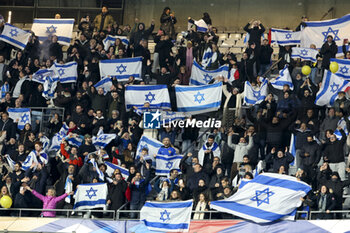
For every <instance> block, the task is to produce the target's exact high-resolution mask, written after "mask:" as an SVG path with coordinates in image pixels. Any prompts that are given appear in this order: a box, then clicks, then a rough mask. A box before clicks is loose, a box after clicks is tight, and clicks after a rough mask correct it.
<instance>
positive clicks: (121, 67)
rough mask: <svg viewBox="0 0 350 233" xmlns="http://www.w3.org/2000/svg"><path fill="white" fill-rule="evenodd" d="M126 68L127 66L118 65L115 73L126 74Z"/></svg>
mask: <svg viewBox="0 0 350 233" xmlns="http://www.w3.org/2000/svg"><path fill="white" fill-rule="evenodd" d="M126 67H127V66H123V64H120V65H119V66H117V69H116V72H119V74H122V73H124V72H126Z"/></svg>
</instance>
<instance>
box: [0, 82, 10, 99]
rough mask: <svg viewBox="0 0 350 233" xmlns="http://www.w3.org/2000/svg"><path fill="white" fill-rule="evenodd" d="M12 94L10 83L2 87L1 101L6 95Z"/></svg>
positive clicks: (0, 90) (0, 91)
mask: <svg viewBox="0 0 350 233" xmlns="http://www.w3.org/2000/svg"><path fill="white" fill-rule="evenodd" d="M8 92H10V85H9V84H8V83H5V84H4V85H2V86H1V89H0V93H1V99H2V98H5V95H6V93H8Z"/></svg>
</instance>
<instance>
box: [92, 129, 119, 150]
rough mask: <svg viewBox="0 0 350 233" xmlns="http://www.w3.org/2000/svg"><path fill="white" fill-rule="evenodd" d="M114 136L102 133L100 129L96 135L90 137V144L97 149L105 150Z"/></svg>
mask: <svg viewBox="0 0 350 233" xmlns="http://www.w3.org/2000/svg"><path fill="white" fill-rule="evenodd" d="M116 136H117V135H116V134H107V133H103V129H100V130H99V131H98V133H97V135H96V136H94V137H92V144H93V145H94V146H96V147H98V148H105V147H106V146H107V145H108V144H109V143H110V142H111V141H112V140H113V139H115V138H116Z"/></svg>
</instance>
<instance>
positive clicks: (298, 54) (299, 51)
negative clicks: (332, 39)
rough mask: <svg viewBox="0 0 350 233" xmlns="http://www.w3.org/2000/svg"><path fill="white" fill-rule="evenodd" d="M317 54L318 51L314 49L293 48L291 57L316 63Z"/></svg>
mask: <svg viewBox="0 0 350 233" xmlns="http://www.w3.org/2000/svg"><path fill="white" fill-rule="evenodd" d="M317 54H318V50H316V49H310V48H300V47H293V48H292V56H291V57H292V58H294V59H295V58H301V59H303V60H306V61H312V62H316V56H317Z"/></svg>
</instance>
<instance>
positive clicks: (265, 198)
mask: <svg viewBox="0 0 350 233" xmlns="http://www.w3.org/2000/svg"><path fill="white" fill-rule="evenodd" d="M274 194H275V193H274V192H271V191H269V188H266V189H264V190H263V191H259V190H256V191H255V196H254V197H252V198H251V199H250V200H251V201H256V203H257V205H258V206H260V205H261V204H262V203H266V204H270V199H269V197H271V196H272V195H274ZM260 196H262V198H261V197H260Z"/></svg>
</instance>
